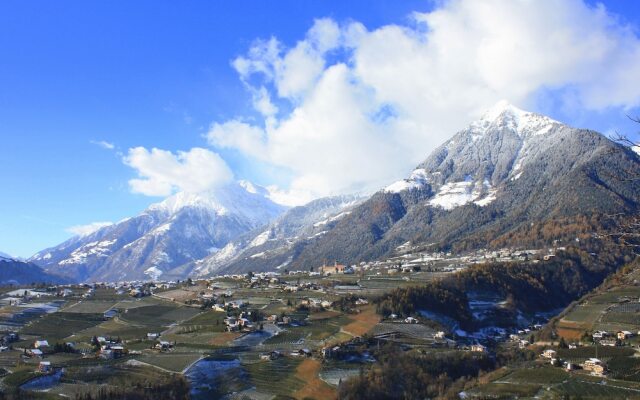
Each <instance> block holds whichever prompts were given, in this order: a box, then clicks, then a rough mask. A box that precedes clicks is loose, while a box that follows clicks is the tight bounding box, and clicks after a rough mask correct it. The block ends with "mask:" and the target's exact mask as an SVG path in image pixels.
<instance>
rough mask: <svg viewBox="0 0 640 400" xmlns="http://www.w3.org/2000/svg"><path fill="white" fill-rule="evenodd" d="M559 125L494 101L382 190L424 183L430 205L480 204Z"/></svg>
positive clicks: (516, 171)
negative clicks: (405, 175)
mask: <svg viewBox="0 0 640 400" xmlns="http://www.w3.org/2000/svg"><path fill="white" fill-rule="evenodd" d="M562 127H564V125H562V124H561V123H559V122H558V121H555V120H553V119H551V118H548V117H546V116H543V115H539V114H535V113H531V112H527V111H523V110H521V109H519V108H517V107H515V106H513V105H511V104H509V103H507V102H499V103H498V104H496V105H495V106H494V107H493V108H491V109H490V110H488V111H487V112H486V113H485V114H484V115H483V116H482V118H481V119H479V120H478V121H474V122H472V123H471V124H470V125H469V126H468V127H467V129H465V130H463V131H461V132H459V133H458V134H456V135H455V136H454V137H453V138H452V139H450V140H449V141H447V142H446V143H445V144H444V145H443V146H441V147H440V148H439V149H437V150H436V151H435V152H434V155H432V156H431V157H429V158H428V159H427V160H426V161H425V162H424V163H423V164H421V165H420V166H419V167H418V168H416V169H415V170H414V171H413V172H412V173H411V175H410V176H409V178H407V179H403V180H401V181H397V182H395V183H393V184H391V185H389V186H387V187H386V188H385V189H383V191H385V192H388V193H401V192H403V191H406V190H412V189H420V188H424V187H426V186H429V187H431V188H432V190H434V191H435V195H434V197H433V198H432V199H431V200H429V204H430V205H431V206H433V207H440V208H442V209H444V210H452V209H454V208H456V207H460V206H463V205H465V204H469V203H472V202H473V203H475V204H477V205H480V206H486V205H488V204H490V203H491V202H492V201H493V200H494V199H495V198H496V193H497V190H498V189H497V187H498V186H499V185H500V183H501V182H503V181H505V180H506V179H507V178H510V179H511V180H517V179H518V178H519V177H520V176H521V175H522V171H523V169H524V168H525V166H526V165H527V163H528V162H529V161H530V160H533V159H536V158H537V157H538V156H539V155H540V151H543V147H540V146H539V144H540V143H541V142H542V141H545V140H546V139H545V138H544V136H545V135H550V134H553V133H554V132H556V131H557V130H558V129H560V128H562ZM453 166H455V169H453V168H452V167H453Z"/></svg>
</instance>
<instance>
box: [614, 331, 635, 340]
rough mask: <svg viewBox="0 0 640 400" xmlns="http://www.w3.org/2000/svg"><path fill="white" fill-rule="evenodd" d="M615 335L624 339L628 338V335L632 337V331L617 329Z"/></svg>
mask: <svg viewBox="0 0 640 400" xmlns="http://www.w3.org/2000/svg"><path fill="white" fill-rule="evenodd" d="M617 336H618V339H619V340H626V339H629V338H630V337H632V336H633V333H632V332H629V331H619V332H618V333H617Z"/></svg>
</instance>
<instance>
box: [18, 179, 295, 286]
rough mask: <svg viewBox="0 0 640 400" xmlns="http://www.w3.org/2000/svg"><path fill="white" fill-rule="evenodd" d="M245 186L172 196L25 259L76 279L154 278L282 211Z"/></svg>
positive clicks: (206, 252)
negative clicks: (127, 216) (116, 221)
mask: <svg viewBox="0 0 640 400" xmlns="http://www.w3.org/2000/svg"><path fill="white" fill-rule="evenodd" d="M265 194H266V191H265V190H263V189H261V188H259V187H257V186H255V185H252V184H249V183H247V182H244V183H242V182H241V183H237V184H231V185H228V186H226V187H223V188H219V189H216V190H215V191H213V192H209V193H201V194H191V193H184V192H181V193H177V194H175V195H173V196H171V197H169V198H167V199H165V200H163V201H162V202H160V203H156V204H153V205H151V206H149V207H148V208H147V209H146V210H145V211H144V212H142V213H141V214H140V215H138V216H136V217H133V218H127V219H125V220H123V221H121V222H119V223H116V224H114V225H110V226H107V227H104V228H101V229H99V230H97V231H96V232H93V233H91V234H88V235H85V236H76V237H73V238H71V239H69V240H68V241H66V242H64V243H62V244H60V245H59V246H56V247H54V248H51V249H46V250H43V251H41V252H39V253H38V254H36V255H34V256H33V257H32V258H31V259H30V260H31V261H32V262H34V263H37V264H39V265H41V266H43V267H44V268H46V269H47V270H50V271H55V272H57V273H61V274H64V275H66V276H69V277H72V278H74V279H76V280H81V281H86V280H104V281H109V280H111V281H113V280H133V279H149V278H156V277H159V276H161V275H162V274H164V273H166V271H169V270H173V269H174V268H176V267H178V266H180V265H182V264H185V263H188V262H190V261H194V260H197V259H200V258H203V257H206V256H208V255H209V254H211V251H215V250H217V249H220V248H223V247H224V246H225V245H227V243H229V242H230V241H231V240H233V239H235V238H236V237H238V236H240V235H242V234H243V233H245V232H248V231H251V230H253V229H255V228H257V227H259V226H263V225H265V224H266V223H268V222H269V221H271V220H273V219H274V218H276V217H277V216H279V215H280V214H282V212H283V211H284V210H285V208H284V207H283V206H280V205H278V204H275V203H273V202H272V201H271V200H269V199H268V198H267V197H266V196H265Z"/></svg>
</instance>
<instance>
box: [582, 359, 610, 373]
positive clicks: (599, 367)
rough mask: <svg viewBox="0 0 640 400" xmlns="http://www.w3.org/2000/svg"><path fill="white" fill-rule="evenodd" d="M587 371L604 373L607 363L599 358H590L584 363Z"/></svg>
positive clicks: (583, 365) (583, 366)
mask: <svg viewBox="0 0 640 400" xmlns="http://www.w3.org/2000/svg"><path fill="white" fill-rule="evenodd" d="M582 368H584V369H585V371H591V372H592V373H593V374H595V375H604V373H605V365H604V363H603V362H602V361H600V360H599V359H597V358H590V359H588V360H587V361H585V362H584V364H582Z"/></svg>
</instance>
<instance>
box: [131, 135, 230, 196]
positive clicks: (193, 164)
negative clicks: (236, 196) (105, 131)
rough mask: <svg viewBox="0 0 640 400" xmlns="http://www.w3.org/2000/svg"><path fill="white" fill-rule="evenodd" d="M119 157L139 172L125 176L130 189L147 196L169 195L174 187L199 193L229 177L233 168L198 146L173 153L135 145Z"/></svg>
mask: <svg viewBox="0 0 640 400" xmlns="http://www.w3.org/2000/svg"><path fill="white" fill-rule="evenodd" d="M123 161H124V163H125V164H126V165H128V166H129V167H131V168H133V169H135V170H136V172H137V173H138V176H139V177H138V178H134V179H131V180H129V186H130V188H131V191H132V192H134V193H141V194H144V195H147V196H169V195H171V194H172V193H174V192H176V191H184V192H188V193H200V192H204V191H206V190H209V189H212V188H215V187H218V186H221V185H223V184H226V183H229V182H230V181H231V180H232V178H233V172H231V169H229V167H228V166H227V164H226V163H225V161H224V160H223V159H222V158H221V157H220V156H219V155H218V154H216V153H214V152H212V151H210V150H207V149H202V148H198V147H196V148H193V149H191V150H189V151H178V152H177V153H176V154H174V153H172V152H170V151H167V150H161V149H156V148H153V149H151V150H147V149H146V148H144V147H135V148H132V149H129V152H128V154H127V155H126V156H125V157H124V160H123Z"/></svg>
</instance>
